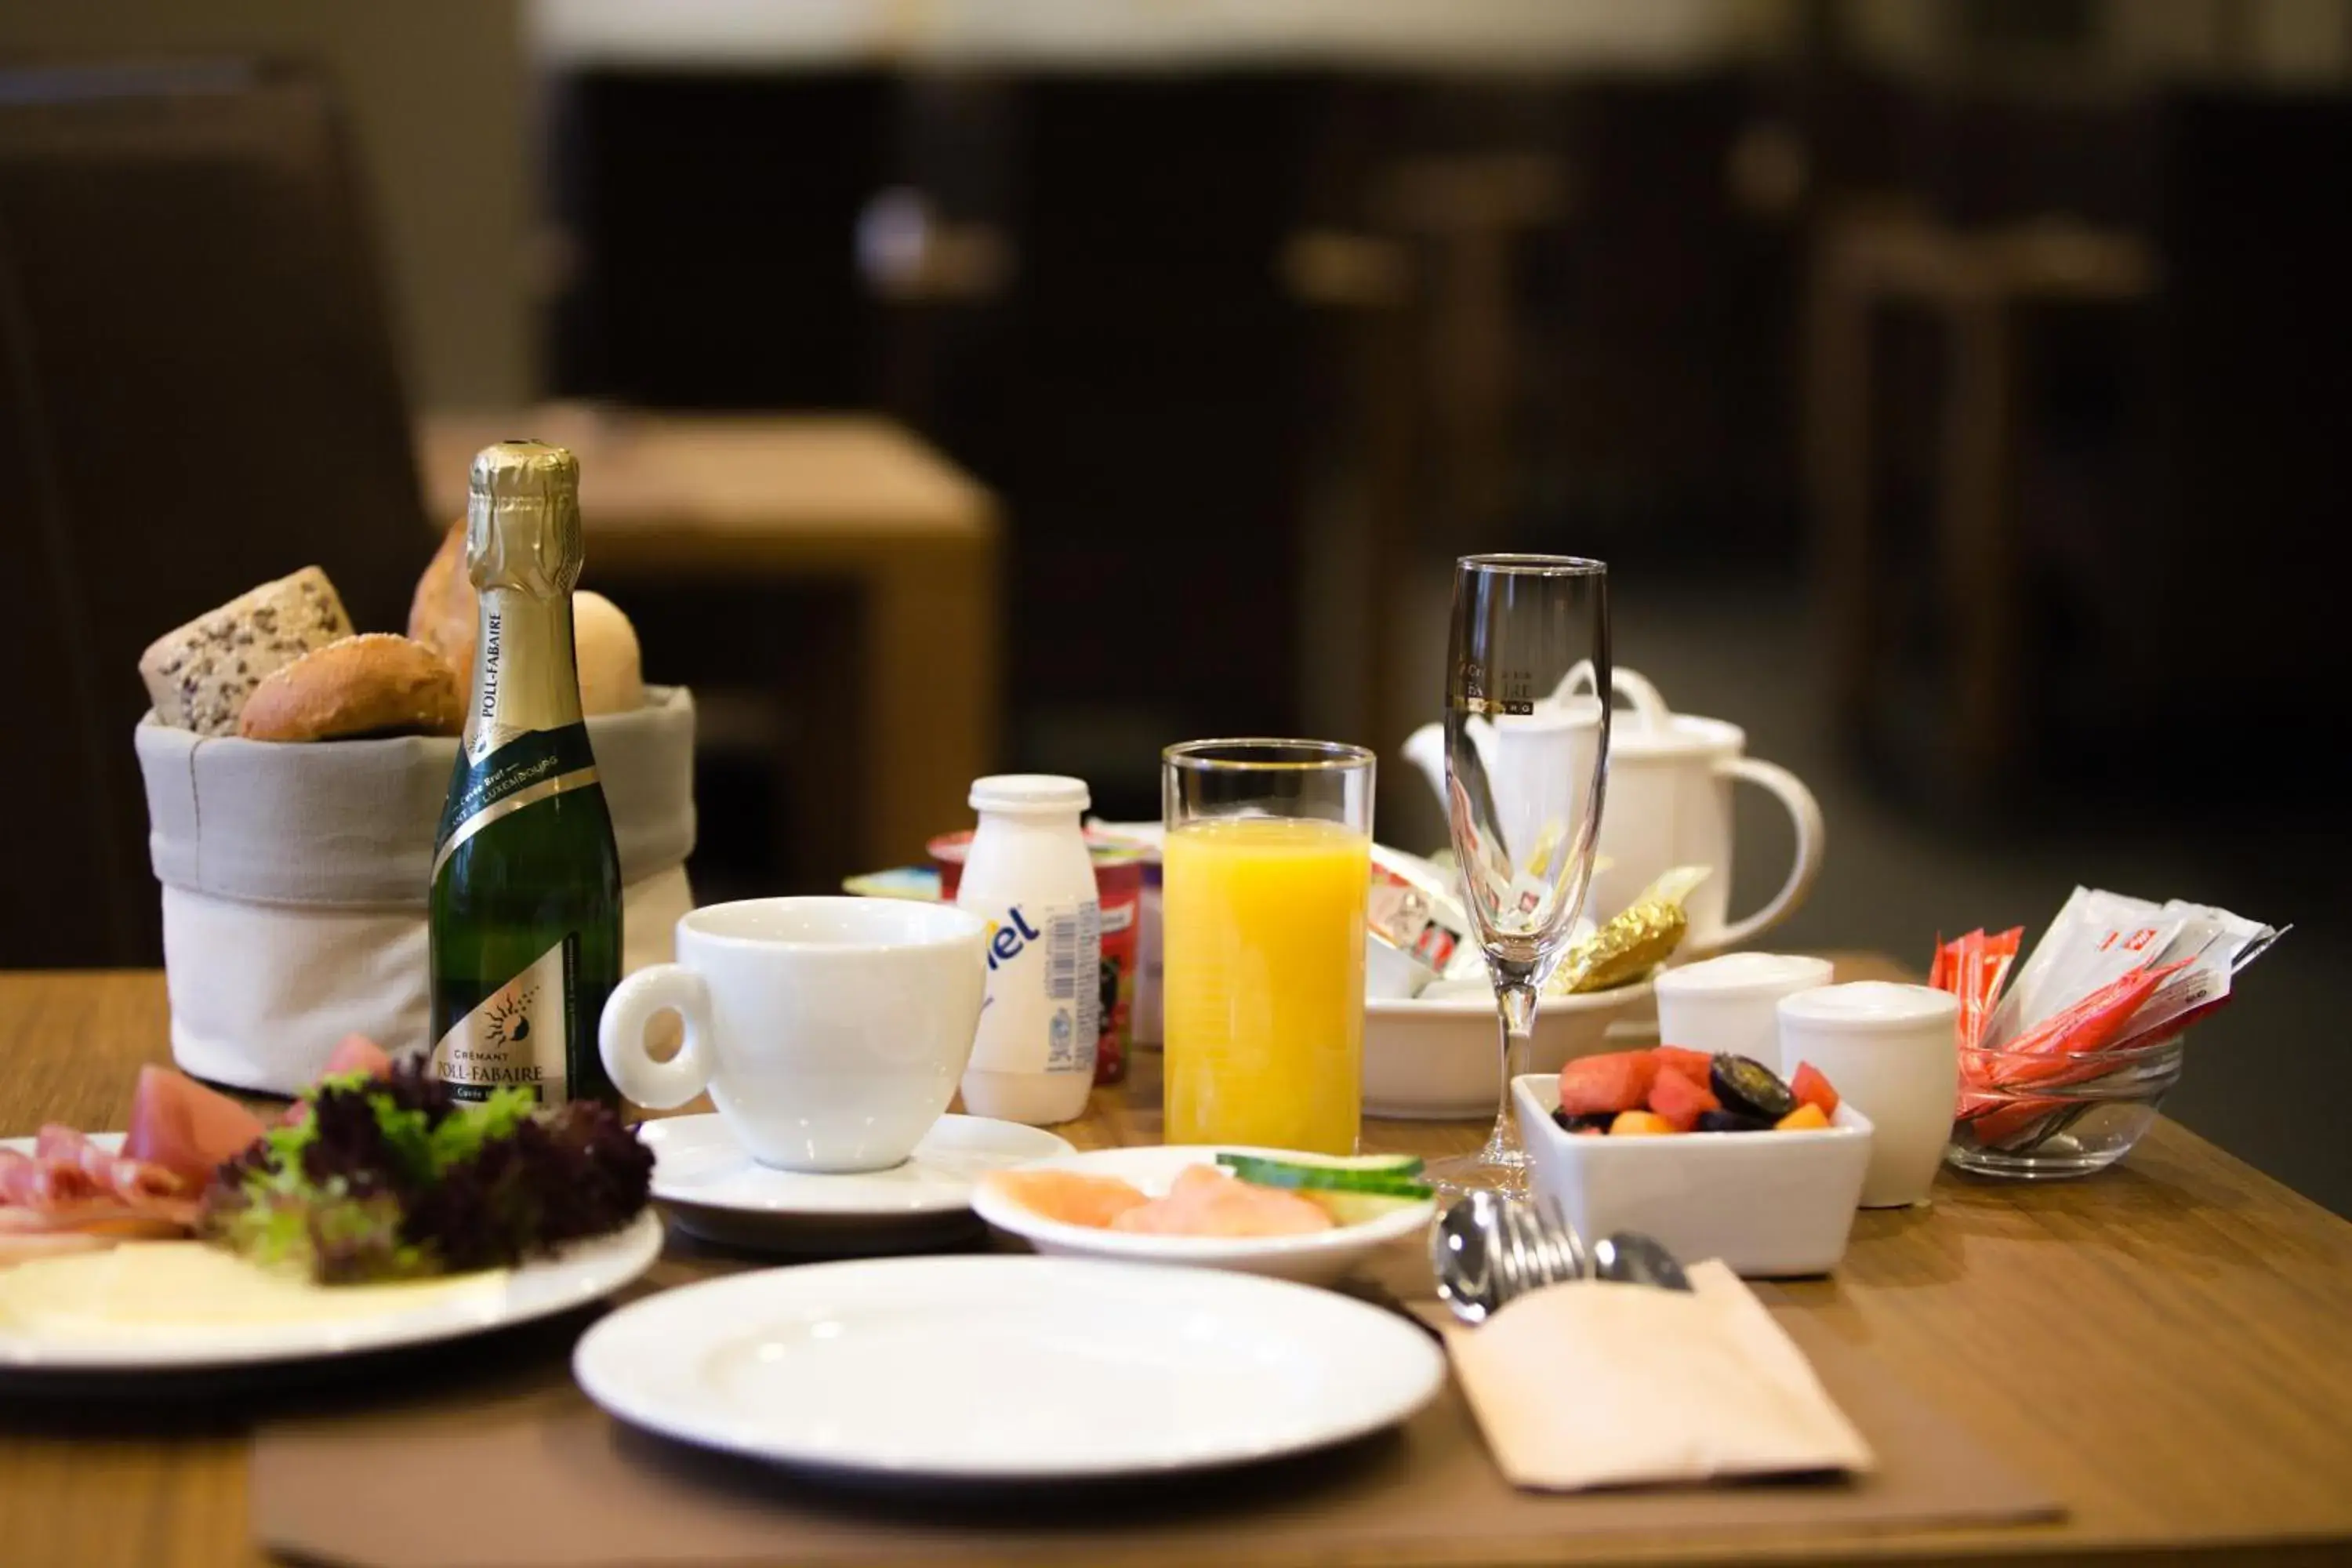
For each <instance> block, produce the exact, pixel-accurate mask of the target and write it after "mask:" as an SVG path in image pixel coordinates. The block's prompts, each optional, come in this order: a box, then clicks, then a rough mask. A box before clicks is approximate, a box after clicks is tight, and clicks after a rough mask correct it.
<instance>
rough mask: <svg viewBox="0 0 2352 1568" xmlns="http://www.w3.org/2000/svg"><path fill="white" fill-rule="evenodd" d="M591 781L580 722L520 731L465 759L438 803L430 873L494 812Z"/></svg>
mask: <svg viewBox="0 0 2352 1568" xmlns="http://www.w3.org/2000/svg"><path fill="white" fill-rule="evenodd" d="M595 782H596V753H595V752H593V751H592V750H590V749H589V745H588V726H587V725H585V724H566V725H564V726H562V728H560V729H554V730H529V731H523V732H522V733H521V734H520V735H517V736H516V737H514V738H513V739H512V740H510V741H509V742H506V743H505V744H504V745H502V746H500V747H499V748H498V749H497V750H496V751H494V752H488V753H487V754H486V755H484V756H482V757H479V758H478V759H477V758H469V759H467V762H466V763H465V764H464V772H463V773H462V774H461V775H460V777H459V778H458V780H457V782H456V783H455V784H452V785H451V786H450V790H449V799H448V803H447V804H446V805H444V806H443V807H442V808H441V828H440V832H439V833H438V835H437V836H436V837H435V839H434V850H433V877H432V879H433V880H436V881H437V880H439V879H440V876H441V868H442V867H443V866H445V865H446V864H447V863H448V859H449V857H450V856H452V855H454V854H456V853H457V847H458V846H460V845H462V844H464V843H465V842H466V840H467V839H468V838H471V837H473V836H474V835H475V834H477V833H479V832H480V831H481V830H482V829H483V828H485V827H488V826H489V825H490V824H491V823H493V822H496V821H498V820H499V818H500V817H502V816H511V815H512V814H514V813H515V812H518V811H520V810H522V809H523V808H524V807H526V806H530V805H537V804H538V803H540V802H541V801H542V800H551V799H552V798H554V797H555V796H557V795H562V794H563V793H564V792H566V791H567V790H575V789H585V788H586V787H587V786H588V785H590V784H594V783H595Z"/></svg>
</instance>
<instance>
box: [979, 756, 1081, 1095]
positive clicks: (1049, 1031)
mask: <svg viewBox="0 0 2352 1568" xmlns="http://www.w3.org/2000/svg"><path fill="white" fill-rule="evenodd" d="M1088 803H1089V802H1088V796H1087V786H1086V781H1085V780H1083V779H1071V778H1057V777H1055V776H1054V775H1052V774H1049V773H1003V774H999V775H997V776H995V777H992V778H984V779H979V780H975V781H974V782H973V784H972V786H971V807H972V809H973V810H974V811H977V812H978V813H980V828H979V831H977V832H976V833H974V834H973V835H972V838H971V849H970V851H969V852H968V853H967V854H966V857H965V859H964V866H963V880H962V881H961V884H959V885H958V887H957V889H956V903H957V905H958V907H960V908H961V909H966V910H971V911H972V912H973V913H974V914H977V915H979V916H981V917H982V919H984V920H986V921H988V923H989V933H988V1000H987V1001H986V1003H984V1004H983V1005H982V1007H981V1012H980V1033H979V1036H978V1037H976V1038H975V1039H974V1041H973V1042H972V1048H971V1066H970V1067H968V1068H965V1069H964V1075H963V1104H964V1109H965V1110H968V1111H970V1112H971V1114H973V1115H974V1116H993V1117H997V1118H999V1119H1001V1120H1003V1121H1025V1122H1028V1123H1029V1124H1030V1125H1032V1126H1042V1125H1044V1124H1045V1123H1047V1122H1054V1121H1070V1120H1072V1119H1073V1118H1075V1117H1076V1116H1077V1115H1079V1114H1080V1113H1081V1112H1082V1111H1084V1110H1086V1108H1087V1091H1088V1090H1089V1089H1092V1088H1093V1087H1094V1081H1095V1042H1096V1040H1097V1037H1099V1036H1100V1035H1101V1033H1102V991H1101V969H1102V905H1101V903H1100V902H1099V900H1098V899H1097V895H1096V891H1095V868H1094V860H1093V858H1092V857H1091V856H1090V855H1089V854H1088V853H1087V840H1086V834H1085V832H1084V830H1083V829H1082V828H1081V827H1080V826H1079V817H1080V816H1081V815H1082V814H1083V813H1084V812H1085V811H1086V809H1087V805H1088Z"/></svg>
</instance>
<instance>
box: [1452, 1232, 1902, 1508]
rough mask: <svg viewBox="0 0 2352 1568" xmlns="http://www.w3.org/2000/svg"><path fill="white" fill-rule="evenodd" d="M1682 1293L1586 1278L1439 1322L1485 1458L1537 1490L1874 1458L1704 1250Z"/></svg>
mask: <svg viewBox="0 0 2352 1568" xmlns="http://www.w3.org/2000/svg"><path fill="white" fill-rule="evenodd" d="M1690 1279H1691V1284H1692V1287H1693V1289H1692V1290H1691V1291H1690V1292H1689V1293H1685V1292H1682V1291H1676V1290H1660V1289H1654V1288H1652V1287H1649V1286H1644V1285H1617V1284H1610V1283H1605V1282H1601V1281H1586V1282H1580V1283H1576V1284H1570V1285H1555V1286H1553V1287H1551V1288H1550V1289H1544V1290H1538V1291H1535V1292H1533V1293H1532V1294H1530V1295H1526V1296H1522V1297H1520V1298H1519V1299H1518V1300H1516V1301H1513V1302H1512V1303H1511V1304H1510V1305H1508V1306H1507V1307H1505V1308H1504V1309H1503V1310H1501V1311H1499V1312H1497V1313H1496V1314H1495V1315H1494V1316H1493V1317H1492V1318H1490V1319H1488V1320H1487V1321H1486V1323H1485V1324H1484V1325H1483V1326H1481V1327H1479V1328H1476V1329H1452V1330H1449V1331H1447V1335H1446V1342H1447V1344H1448V1346H1449V1347H1450V1349H1451V1351H1452V1352H1453V1357H1454V1373H1455V1375H1456V1376H1457V1377H1458V1378H1459V1379H1460V1380H1461V1383H1462V1386H1463V1389H1464V1391H1465V1393H1466V1394H1468V1396H1469V1400H1470V1405H1471V1408H1472V1410H1473V1411H1475V1413H1476V1415H1477V1418H1478V1426H1479V1429H1480V1431H1481V1432H1483V1433H1484V1434H1485V1436H1486V1444H1487V1447H1489V1448H1490V1449H1492V1450H1493V1452H1494V1455H1495V1458H1496V1463H1497V1464H1498V1465H1500V1466H1501V1468H1502V1470H1503V1474H1504V1475H1505V1476H1506V1477H1507V1478H1508V1479H1510V1481H1511V1482H1512V1484H1513V1485H1515V1486H1521V1487H1528V1488H1532V1489H1538V1490H1543V1491H1581V1490H1584V1489H1589V1488H1593V1487H1622V1486H1643V1485H1654V1484H1662V1483H1671V1482H1688V1481H1706V1480H1713V1479H1718V1478H1732V1477H1747V1476H1769V1475H1787V1474H1794V1473H1800V1472H1808V1471H1843V1472H1861V1471H1867V1470H1870V1469H1872V1468H1875V1464H1876V1461H1875V1459H1874V1458H1873V1456H1872V1454H1871V1451H1870V1446H1869V1445H1868V1444H1867V1443H1865V1442H1864V1441H1863V1438H1862V1434H1861V1433H1859V1432H1857V1431H1856V1430H1855V1429H1854V1427H1853V1423H1852V1422H1850V1421H1848V1420H1847V1419H1846V1418H1845V1416H1844V1415H1843V1413H1842V1412H1841V1411H1840V1410H1839V1409H1838V1407H1837V1406H1836V1405H1834V1404H1833V1403H1832V1402H1831V1399H1830V1397H1829V1395H1828V1394H1826V1393H1824V1392H1823V1391H1822V1385H1821V1383H1820V1380H1818V1379H1817V1378H1815V1377H1814V1375H1813V1369H1812V1367H1811V1364H1809V1363H1807V1362H1806V1360H1805V1357H1804V1353H1803V1352H1801V1351H1800V1350H1798V1349H1797V1347H1796V1346H1795V1345H1794V1344H1793V1343H1791V1342H1790V1339H1789V1336H1788V1335H1787V1334H1785V1333H1783V1332H1782V1331H1781V1330H1780V1325H1779V1324H1777V1323H1775V1322H1774V1321H1772V1314H1771V1313H1769V1311H1767V1310H1765V1309H1764V1306H1763V1303H1761V1302H1759V1301H1758V1300H1756V1298H1755V1297H1754V1296H1752V1295H1750V1294H1749V1293H1748V1287H1746V1286H1745V1285H1743V1284H1741V1283H1740V1282H1739V1279H1738V1276H1737V1275H1735V1274H1733V1273H1732V1272H1731V1270H1730V1269H1728V1268H1725V1267H1724V1266H1723V1265H1722V1264H1721V1263H1718V1262H1714V1261H1709V1262H1706V1263H1702V1264H1700V1265H1698V1266H1697V1267H1696V1268H1692V1269H1691V1270H1690Z"/></svg>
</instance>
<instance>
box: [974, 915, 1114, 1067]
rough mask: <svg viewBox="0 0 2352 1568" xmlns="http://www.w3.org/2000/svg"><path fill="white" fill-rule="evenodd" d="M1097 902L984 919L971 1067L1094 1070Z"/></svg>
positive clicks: (1098, 994)
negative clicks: (984, 968)
mask: <svg viewBox="0 0 2352 1568" xmlns="http://www.w3.org/2000/svg"><path fill="white" fill-rule="evenodd" d="M1101 964H1102V905H1101V904H1100V903H1099V902H1097V900H1093V899H1088V900H1087V901H1086V902H1084V903H1082V904H1057V905H1053V906H1050V907H1044V908H1041V907H1038V906H1036V905H1032V904H1026V903H1020V904H1013V905H1012V906H1010V907H1009V908H1007V909H1006V910H1004V912H1003V914H1000V915H997V916H994V917H993V918H992V919H991V921H989V932H988V1000H987V1001H986V1003H985V1004H983V1005H982V1009H981V1014H980V1036H979V1038H978V1039H977V1040H976V1041H975V1042H974V1043H973V1046H972V1053H971V1065H972V1066H973V1067H975V1068H981V1069H982V1071H987V1072H1051V1073H1062V1072H1080V1073H1087V1074H1089V1075H1091V1074H1092V1073H1093V1072H1094V1070H1095V1044H1096V1042H1097V1040H1098V1039H1099V1038H1100V1037H1101V1034H1102V989H1101V984H1100V970H1101Z"/></svg>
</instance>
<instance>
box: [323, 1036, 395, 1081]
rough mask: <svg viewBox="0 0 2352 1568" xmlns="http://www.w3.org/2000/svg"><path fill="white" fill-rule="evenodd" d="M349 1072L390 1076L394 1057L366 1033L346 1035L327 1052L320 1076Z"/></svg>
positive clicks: (379, 1076) (333, 1076) (339, 1074)
mask: <svg viewBox="0 0 2352 1568" xmlns="http://www.w3.org/2000/svg"><path fill="white" fill-rule="evenodd" d="M347 1072H363V1073H365V1074H367V1075H368V1076H369V1077H370V1078H390V1077H391V1076H392V1057H391V1056H390V1054H389V1053H387V1052H386V1051H385V1050H384V1048H383V1047H382V1046H379V1045H377V1044H376V1043H375V1042H374V1041H373V1040H371V1039H369V1038H368V1037H366V1036H365V1035H345V1036H344V1037H342V1040H341V1043H339V1044H338V1045H337V1046H336V1047H335V1048H334V1049H333V1050H331V1051H330V1052H328V1053H327V1065H326V1068H325V1069H324V1070H323V1071H321V1072H320V1074H319V1076H320V1078H336V1077H340V1076H341V1075H342V1074H344V1073H347Z"/></svg>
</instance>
